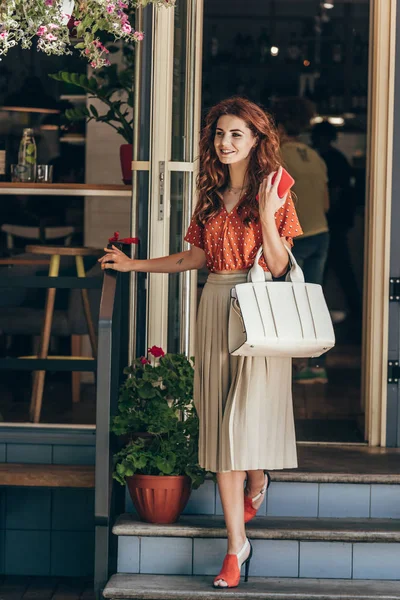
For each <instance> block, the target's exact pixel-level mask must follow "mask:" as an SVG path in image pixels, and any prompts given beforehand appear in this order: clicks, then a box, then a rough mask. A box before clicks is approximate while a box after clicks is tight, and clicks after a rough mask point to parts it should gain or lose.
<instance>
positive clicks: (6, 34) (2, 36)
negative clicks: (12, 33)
mask: <svg viewBox="0 0 400 600" xmlns="http://www.w3.org/2000/svg"><path fill="white" fill-rule="evenodd" d="M7 36H8V32H7V31H3V32H2V33H0V38H2V39H3V40H4V38H6V37H7Z"/></svg>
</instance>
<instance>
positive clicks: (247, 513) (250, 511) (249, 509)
mask: <svg viewBox="0 0 400 600" xmlns="http://www.w3.org/2000/svg"><path fill="white" fill-rule="evenodd" d="M264 473H265V482H264V487H263V488H262V490H261V491H260V493H259V494H257V496H254V498H249V496H248V495H247V494H246V490H245V492H244V522H245V523H248V522H249V521H251V519H253V518H254V517H255V516H256V514H257V510H258V509H257V508H254V506H253V502H256V501H257V500H259V499H260V498H261V497H262V496H264V495H265V492H266V491H267V489H268V488H269V486H270V485H271V477H270V474H269V473H268V471H264Z"/></svg>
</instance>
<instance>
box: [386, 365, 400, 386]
mask: <svg viewBox="0 0 400 600" xmlns="http://www.w3.org/2000/svg"><path fill="white" fill-rule="evenodd" d="M399 380H400V366H399V361H398V360H389V361H388V379H387V381H388V383H397V384H398V383H399Z"/></svg>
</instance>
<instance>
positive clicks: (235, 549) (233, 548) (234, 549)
mask: <svg viewBox="0 0 400 600" xmlns="http://www.w3.org/2000/svg"><path fill="white" fill-rule="evenodd" d="M246 542H247V537H246V534H243V535H242V536H238V537H235V538H234V539H231V540H229V539H228V554H239V552H240V551H241V550H242V549H243V547H244V545H245V544H246Z"/></svg>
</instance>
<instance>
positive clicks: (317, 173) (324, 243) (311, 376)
mask: <svg viewBox="0 0 400 600" xmlns="http://www.w3.org/2000/svg"><path fill="white" fill-rule="evenodd" d="M314 112H315V109H314V105H313V104H312V102H310V101H309V100H308V99H307V98H296V97H290V98H281V99H279V100H278V101H277V102H276V103H275V105H274V107H273V113H274V116H275V121H276V124H277V127H278V132H279V135H280V142H281V156H282V162H283V165H284V166H285V167H286V169H287V171H288V172H289V173H290V174H291V175H292V177H293V178H294V180H295V184H294V186H293V188H292V189H293V192H294V196H295V198H297V203H296V211H297V214H298V217H299V221H300V223H301V227H302V229H303V235H302V236H300V237H299V238H297V240H296V248H295V250H294V254H295V257H296V260H297V261H298V263H299V265H300V266H301V268H302V269H303V272H304V277H305V280H306V281H307V282H308V283H318V284H320V285H322V283H323V279H324V271H325V264H326V260H327V256H328V247H329V227H328V221H327V216H326V213H327V212H328V210H329V192H328V170H327V166H326V164H325V162H324V161H323V160H322V158H321V157H320V156H319V154H318V153H317V152H316V151H315V150H313V149H312V148H311V147H310V146H308V145H307V144H305V143H303V142H302V141H300V139H299V135H300V134H301V133H302V132H304V131H306V130H307V129H308V128H309V126H310V120H311V118H312V117H313V116H314ZM294 380H295V381H296V382H298V383H327V381H328V378H327V373H326V368H325V357H324V356H322V357H320V358H312V359H309V360H308V361H307V362H304V361H296V363H295V370H294Z"/></svg>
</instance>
